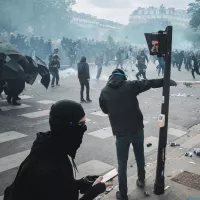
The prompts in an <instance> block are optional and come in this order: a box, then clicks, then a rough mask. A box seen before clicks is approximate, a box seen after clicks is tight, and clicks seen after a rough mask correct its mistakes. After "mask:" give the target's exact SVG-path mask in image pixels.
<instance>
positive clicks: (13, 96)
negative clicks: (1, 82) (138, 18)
mask: <svg viewBox="0 0 200 200" xmlns="http://www.w3.org/2000/svg"><path fill="white" fill-rule="evenodd" d="M24 88H25V80H21V79H9V80H6V86H5V91H6V94H7V95H8V96H7V98H6V100H7V102H8V103H9V104H12V105H15V106H20V105H21V103H20V102H18V100H21V99H20V97H19V95H20V94H21V93H22V92H23V90H24Z"/></svg>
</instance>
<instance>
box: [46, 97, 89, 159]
mask: <svg viewBox="0 0 200 200" xmlns="http://www.w3.org/2000/svg"><path fill="white" fill-rule="evenodd" d="M84 116H85V112H84V110H83V107H82V106H81V104H79V103H77V102H75V101H70V100H62V101H58V102H57V103H55V104H53V105H52V107H51V111H50V116H49V124H50V128H51V135H52V139H53V141H54V142H55V143H57V146H59V150H61V151H62V152H64V153H66V154H67V155H69V156H70V157H71V158H72V159H74V158H75V156H76V151H77V150H78V148H79V147H80V145H81V143H82V139H83V135H84V132H85V131H86V130H87V127H86V125H85V123H79V121H80V120H81V119H82V118H83V117H84Z"/></svg>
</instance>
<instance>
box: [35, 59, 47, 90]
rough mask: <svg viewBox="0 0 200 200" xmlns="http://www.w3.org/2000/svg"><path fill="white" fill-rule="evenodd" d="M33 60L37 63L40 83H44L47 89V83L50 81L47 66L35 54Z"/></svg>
mask: <svg viewBox="0 0 200 200" xmlns="http://www.w3.org/2000/svg"><path fill="white" fill-rule="evenodd" d="M35 60H36V63H37V65H38V73H39V74H40V76H42V79H41V83H42V85H44V87H45V88H46V89H48V87H49V83H50V73H49V70H48V68H47V65H46V63H45V62H44V61H42V60H41V59H40V58H38V57H37V56H36V58H35Z"/></svg>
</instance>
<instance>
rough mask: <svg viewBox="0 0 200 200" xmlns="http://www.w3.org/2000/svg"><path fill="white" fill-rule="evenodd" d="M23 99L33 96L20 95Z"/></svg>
mask: <svg viewBox="0 0 200 200" xmlns="http://www.w3.org/2000/svg"><path fill="white" fill-rule="evenodd" d="M19 97H20V98H21V99H32V98H33V96H28V95H21V96H19Z"/></svg>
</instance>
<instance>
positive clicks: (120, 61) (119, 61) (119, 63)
mask: <svg viewBox="0 0 200 200" xmlns="http://www.w3.org/2000/svg"><path fill="white" fill-rule="evenodd" d="M119 65H120V66H121V69H123V65H122V60H117V67H116V68H118V67H119Z"/></svg>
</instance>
